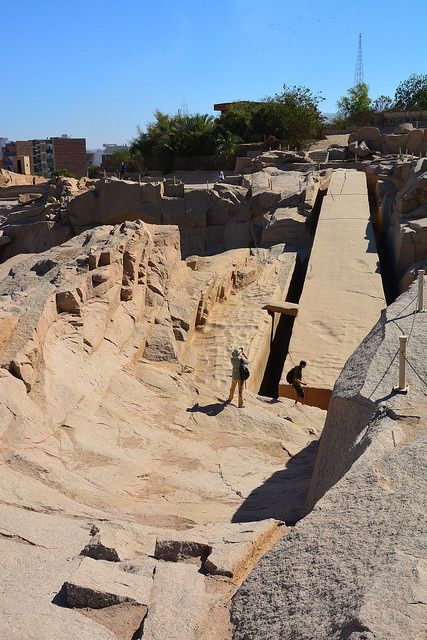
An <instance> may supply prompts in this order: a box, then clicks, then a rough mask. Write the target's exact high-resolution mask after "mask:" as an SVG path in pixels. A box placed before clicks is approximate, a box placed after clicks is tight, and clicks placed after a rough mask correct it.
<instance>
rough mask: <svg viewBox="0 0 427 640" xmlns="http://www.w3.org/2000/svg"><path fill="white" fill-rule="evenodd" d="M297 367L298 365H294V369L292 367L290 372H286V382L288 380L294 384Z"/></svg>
mask: <svg viewBox="0 0 427 640" xmlns="http://www.w3.org/2000/svg"><path fill="white" fill-rule="evenodd" d="M295 369H296V367H292V369H290V370H289V371H288V373H287V374H286V382H287V383H288V384H292V383H293V381H294V374H295Z"/></svg>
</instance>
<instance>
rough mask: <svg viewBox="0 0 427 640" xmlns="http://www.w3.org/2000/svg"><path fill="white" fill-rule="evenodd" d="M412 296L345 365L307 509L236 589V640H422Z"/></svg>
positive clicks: (420, 462) (421, 454) (420, 325)
mask: <svg viewBox="0 0 427 640" xmlns="http://www.w3.org/2000/svg"><path fill="white" fill-rule="evenodd" d="M416 293H417V291H416V286H412V287H411V289H410V290H409V291H408V292H407V293H405V294H403V295H402V296H401V297H400V298H398V300H397V301H396V302H395V303H394V304H393V305H392V306H391V307H389V308H388V309H387V312H386V313H385V314H383V317H382V319H381V320H380V321H379V323H378V324H377V326H376V327H375V328H374V329H373V330H372V332H371V333H370V334H369V336H368V337H367V338H366V340H365V341H364V342H363V343H362V345H361V346H360V347H359V348H358V349H357V350H356V352H355V353H354V354H353V356H352V357H351V358H350V360H349V361H348V362H347V364H346V366H345V367H344V369H343V372H342V373H341V375H340V377H339V379H338V381H337V383H336V385H335V389H334V394H333V398H332V401H331V405H330V409H329V412H328V417H327V421H326V424H325V429H324V431H323V435H322V438H321V443H320V448H319V454H318V458H317V461H316V466H315V471H314V474H313V478H312V484H311V488H310V495H309V499H308V506H311V505H312V504H313V503H315V506H314V508H313V510H312V511H311V512H310V513H309V514H308V515H307V516H306V517H305V518H304V519H303V520H301V521H300V522H299V523H298V524H297V525H296V526H295V527H294V528H293V530H292V531H291V532H290V533H289V535H287V536H286V537H284V538H283V539H282V540H280V541H279V542H278V543H276V545H275V546H274V547H273V548H272V549H271V551H270V552H269V553H267V554H266V555H265V556H264V557H263V558H262V560H261V561H260V562H259V564H258V565H257V566H256V568H255V569H254V571H253V572H252V574H251V575H250V576H249V577H248V578H247V580H246V581H245V582H244V583H243V585H242V586H241V588H240V589H239V591H238V592H237V594H236V596H235V597H234V601H233V606H232V622H233V625H234V632H233V639H234V640H255V639H256V640H279V639H280V640H326V639H328V640H329V639H331V640H374V639H375V640H378V639H380V640H408V639H409V638H411V640H422V639H425V637H426V631H427V629H426V620H427V615H426V613H427V612H426V605H427V559H426V551H427V549H426V546H427V545H426V540H427V536H426V523H425V496H426V489H427V473H426V468H427V466H426V462H427V460H426V451H427V433H426V424H427V420H426V418H427V387H426V380H427V360H426V358H425V346H426V333H427V332H426V329H427V315H426V314H414V309H415V299H416ZM400 333H407V334H408V335H410V339H409V343H408V350H407V359H408V365H407V369H408V374H407V375H408V381H409V385H410V386H409V393H408V394H407V395H400V394H393V393H391V391H392V387H393V385H394V384H396V381H397V373H398V353H397V348H398V344H399V341H398V336H399V334H400ZM334 473H335V475H334ZM325 491H326V493H325V494H324V496H323V497H321V496H322V495H323V493H324V492H325ZM319 498H320V500H319ZM316 500H319V501H318V502H317V503H316Z"/></svg>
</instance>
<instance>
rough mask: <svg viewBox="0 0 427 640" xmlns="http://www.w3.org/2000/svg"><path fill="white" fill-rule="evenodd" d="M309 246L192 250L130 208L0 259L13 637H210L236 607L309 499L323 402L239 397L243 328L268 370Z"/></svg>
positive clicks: (4, 500)
mask: <svg viewBox="0 0 427 640" xmlns="http://www.w3.org/2000/svg"><path fill="white" fill-rule="evenodd" d="M294 260H295V254H290V258H289V259H287V257H286V259H285V257H284V256H281V254H280V252H279V253H278V254H277V257H275V256H274V255H273V254H271V255H270V252H269V250H268V249H265V250H262V251H260V252H258V253H255V254H251V251H250V250H249V249H248V248H245V249H237V250H232V251H230V252H226V253H223V254H219V255H217V256H211V257H203V256H195V257H194V258H188V260H187V261H184V260H182V259H181V252H180V234H179V231H178V228H177V227H176V226H169V225H162V226H151V225H146V224H144V223H143V222H141V221H134V222H129V221H128V222H125V223H123V224H122V225H119V226H108V225H104V226H97V227H94V228H92V229H89V230H86V231H84V232H83V233H82V234H80V235H77V236H75V237H73V238H70V239H69V240H68V241H66V242H64V243H63V244H61V245H60V246H57V247H54V248H51V249H49V250H48V251H46V252H42V253H38V254H27V255H20V256H14V257H12V258H10V259H9V260H7V261H6V262H5V263H4V264H3V265H1V267H2V279H1V281H0V300H1V307H0V363H1V368H0V416H1V417H2V420H1V428H0V437H1V442H2V447H3V453H2V460H1V463H0V516H1V517H0V546H1V550H2V555H3V557H4V561H2V579H3V580H4V584H6V585H7V588H6V589H5V591H4V592H2V595H1V596H0V599H1V608H2V611H3V612H4V613H5V615H3V616H1V619H0V635H1V637H5V638H8V639H9V640H22V638H23V637H34V638H40V640H41V639H42V638H43V639H44V638H48V637H52V634H53V635H54V637H55V638H56V639H57V640H58V639H59V640H61V639H64V640H65V639H67V640H68V638H69V637H70V635H75V636H76V637H79V638H82V639H83V640H89V639H90V640H93V639H94V638H97V639H98V638H99V639H104V638H105V639H108V640H112V639H113V638H115V637H116V630H118V631H117V632H118V633H119V632H120V633H122V634H123V633H124V631H123V630H124V629H128V630H129V632H128V635H129V637H132V635H134V634H135V633H137V632H138V629H139V628H140V627H141V625H142V622H143V620H144V636H147V637H153V638H162V637H165V634H166V635H167V637H169V638H183V639H184V638H185V640H191V638H194V640H198V639H199V638H201V637H203V634H204V633H205V630H207V629H209V628H210V627H211V626H212V611H216V610H217V608H218V610H220V611H226V605H225V604H224V603H227V602H228V600H229V594H230V590H232V589H233V588H235V587H233V584H234V583H233V581H236V583H237V582H239V581H241V580H242V579H243V578H244V577H245V575H246V574H247V572H248V570H249V568H250V567H251V566H253V564H254V563H255V562H256V560H257V559H258V557H259V556H260V555H261V554H262V553H263V551H264V550H265V549H266V548H268V547H269V546H270V545H271V543H272V542H273V541H274V540H276V539H277V538H278V537H280V536H281V535H283V534H284V533H285V531H286V527H285V526H283V525H282V524H281V523H283V522H285V521H293V520H294V519H295V518H296V517H297V515H296V514H298V513H300V512H301V509H302V505H303V500H304V497H305V495H306V492H307V489H308V482H309V477H310V473H311V469H312V465H313V462H314V455H315V445H314V444H313V440H314V439H316V438H317V437H318V436H319V434H320V431H321V428H322V425H323V420H324V412H322V411H320V410H318V409H315V408H309V407H308V408H306V409H305V410H304V411H300V410H299V409H295V408H294V407H293V406H292V403H291V402H290V401H284V402H277V403H271V402H270V400H268V399H265V400H262V399H258V398H257V397H256V396H255V395H253V394H252V393H251V392H250V390H249V389H247V390H246V392H245V401H246V406H245V408H244V409H241V410H239V409H238V408H237V406H236V405H235V404H234V403H231V404H230V405H227V404H226V403H225V402H224V399H225V397H226V395H227V393H228V387H229V381H230V377H229V376H230V370H231V365H230V361H229V357H230V350H231V348H232V347H233V346H234V344H235V343H239V342H240V341H245V347H246V348H247V349H248V351H249V355H250V358H251V361H252V362H253V363H254V370H253V375H254V379H255V378H256V366H258V365H257V364H256V363H259V367H260V370H261V371H262V370H263V366H264V364H263V363H264V361H265V359H266V358H267V357H268V345H269V341H268V340H269V337H270V335H271V328H272V327H271V318H270V316H269V315H268V313H267V312H266V311H265V310H264V309H263V308H262V307H263V305H264V304H265V301H266V298H267V297H268V298H270V297H271V298H273V299H277V298H278V297H279V301H280V296H279V293H280V292H282V293H283V292H284V291H286V286H287V283H288V282H289V279H290V274H291V269H292V265H293V264H294ZM239 301H244V303H242V302H239ZM236 308H237V309H239V313H238V314H236V312H235V310H236ZM227 314H230V316H229V317H230V318H231V319H233V320H234V321H233V322H226V323H225V324H224V326H225V327H227V328H228V329H229V331H228V333H227V334H224V336H222V337H221V340H220V341H219V342H218V343H216V345H217V346H215V347H214V349H213V350H212V348H211V344H212V342H211V336H212V332H213V335H217V333H218V334H219V333H220V331H219V329H218V328H216V329H214V327H218V319H221V318H224V317H227ZM252 318H255V320H251V319H252ZM206 357H208V359H209V363H210V364H209V367H210V368H206V366H205V364H204V363H205V358H206ZM222 376H224V377H222ZM306 449H307V452H306V454H305V455H304V456H303V459H302V460H301V461H300V464H299V467H298V469H299V471H298V474H295V473H294V472H293V471H292V469H293V466H294V456H296V455H297V454H298V452H299V451H300V450H306ZM289 452H291V453H289ZM288 464H289V465H290V469H289V470H287V465H288ZM277 474H278V475H279V477H281V478H282V481H281V482H280V483H278V482H277V481H274V478H275V477H276V476H277ZM187 542H188V544H187ZM193 543H195V544H196V545H199V546H200V545H201V548H202V552H200V554H198V555H194V554H191V558H190V560H191V563H190V564H187V560H188V558H187V553H188V552H187V551H186V550H187V549H188V547H191V546H192V545H193ZM165 548H170V549H176V548H181V551H180V552H179V553H178V555H177V556H176V558H173V557H171V556H170V555H169V556H167V554H166V555H165V551H164V549H165ZM156 549H157V551H156ZM162 549H163V551H162ZM155 556H158V557H157V558H156V557H155ZM178 556H179V558H178ZM182 557H183V558H184V559H182V560H180V558H182ZM175 559H176V560H178V561H177V562H175V561H174V560H175ZM46 566H49V571H48V572H47V571H46ZM203 566H204V567H205V568H204V569H203V573H201V572H200V569H201V568H202V567H203ZM24 575H25V579H23V578H22V576H24ZM17 576H19V578H17ZM183 603H184V604H183ZM184 605H185V606H184ZM177 621H179V624H177ZM138 633H139V632H138ZM119 637H120V635H119ZM136 637H137V636H136Z"/></svg>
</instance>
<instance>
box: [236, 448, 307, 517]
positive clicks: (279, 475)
mask: <svg viewBox="0 0 427 640" xmlns="http://www.w3.org/2000/svg"><path fill="white" fill-rule="evenodd" d="M317 450H318V441H317V440H314V441H313V442H310V443H309V444H308V445H307V446H306V447H305V448H304V449H302V450H301V451H300V452H299V453H297V454H296V455H295V456H293V457H292V458H290V459H289V461H288V462H287V463H286V466H285V468H284V469H283V471H276V473H273V475H272V476H271V477H270V478H268V480H266V481H265V482H264V484H262V485H261V486H260V487H257V488H256V489H254V490H253V491H252V492H251V493H250V494H249V496H248V497H247V498H246V500H245V501H244V502H243V503H242V504H241V506H240V507H239V508H238V509H237V511H236V513H235V514H234V516H233V518H232V522H254V521H256V520H266V519H267V518H275V519H276V520H282V521H283V522H285V523H286V524H288V525H293V524H295V523H296V522H297V521H298V520H299V519H300V518H301V517H302V515H303V511H304V502H305V498H306V495H307V492H308V487H309V484H310V479H311V475H312V473H313V467H314V462H315V460H316V455H317Z"/></svg>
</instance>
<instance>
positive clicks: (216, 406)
mask: <svg viewBox="0 0 427 640" xmlns="http://www.w3.org/2000/svg"><path fill="white" fill-rule="evenodd" d="M227 404H229V403H228V402H226V401H224V402H213V403H212V404H205V405H200V404H199V403H198V402H196V404H195V405H193V406H192V407H188V409H187V411H188V412H189V413H204V414H205V415H207V416H217V415H218V414H219V413H221V411H224V409H225V407H226V406H227Z"/></svg>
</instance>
